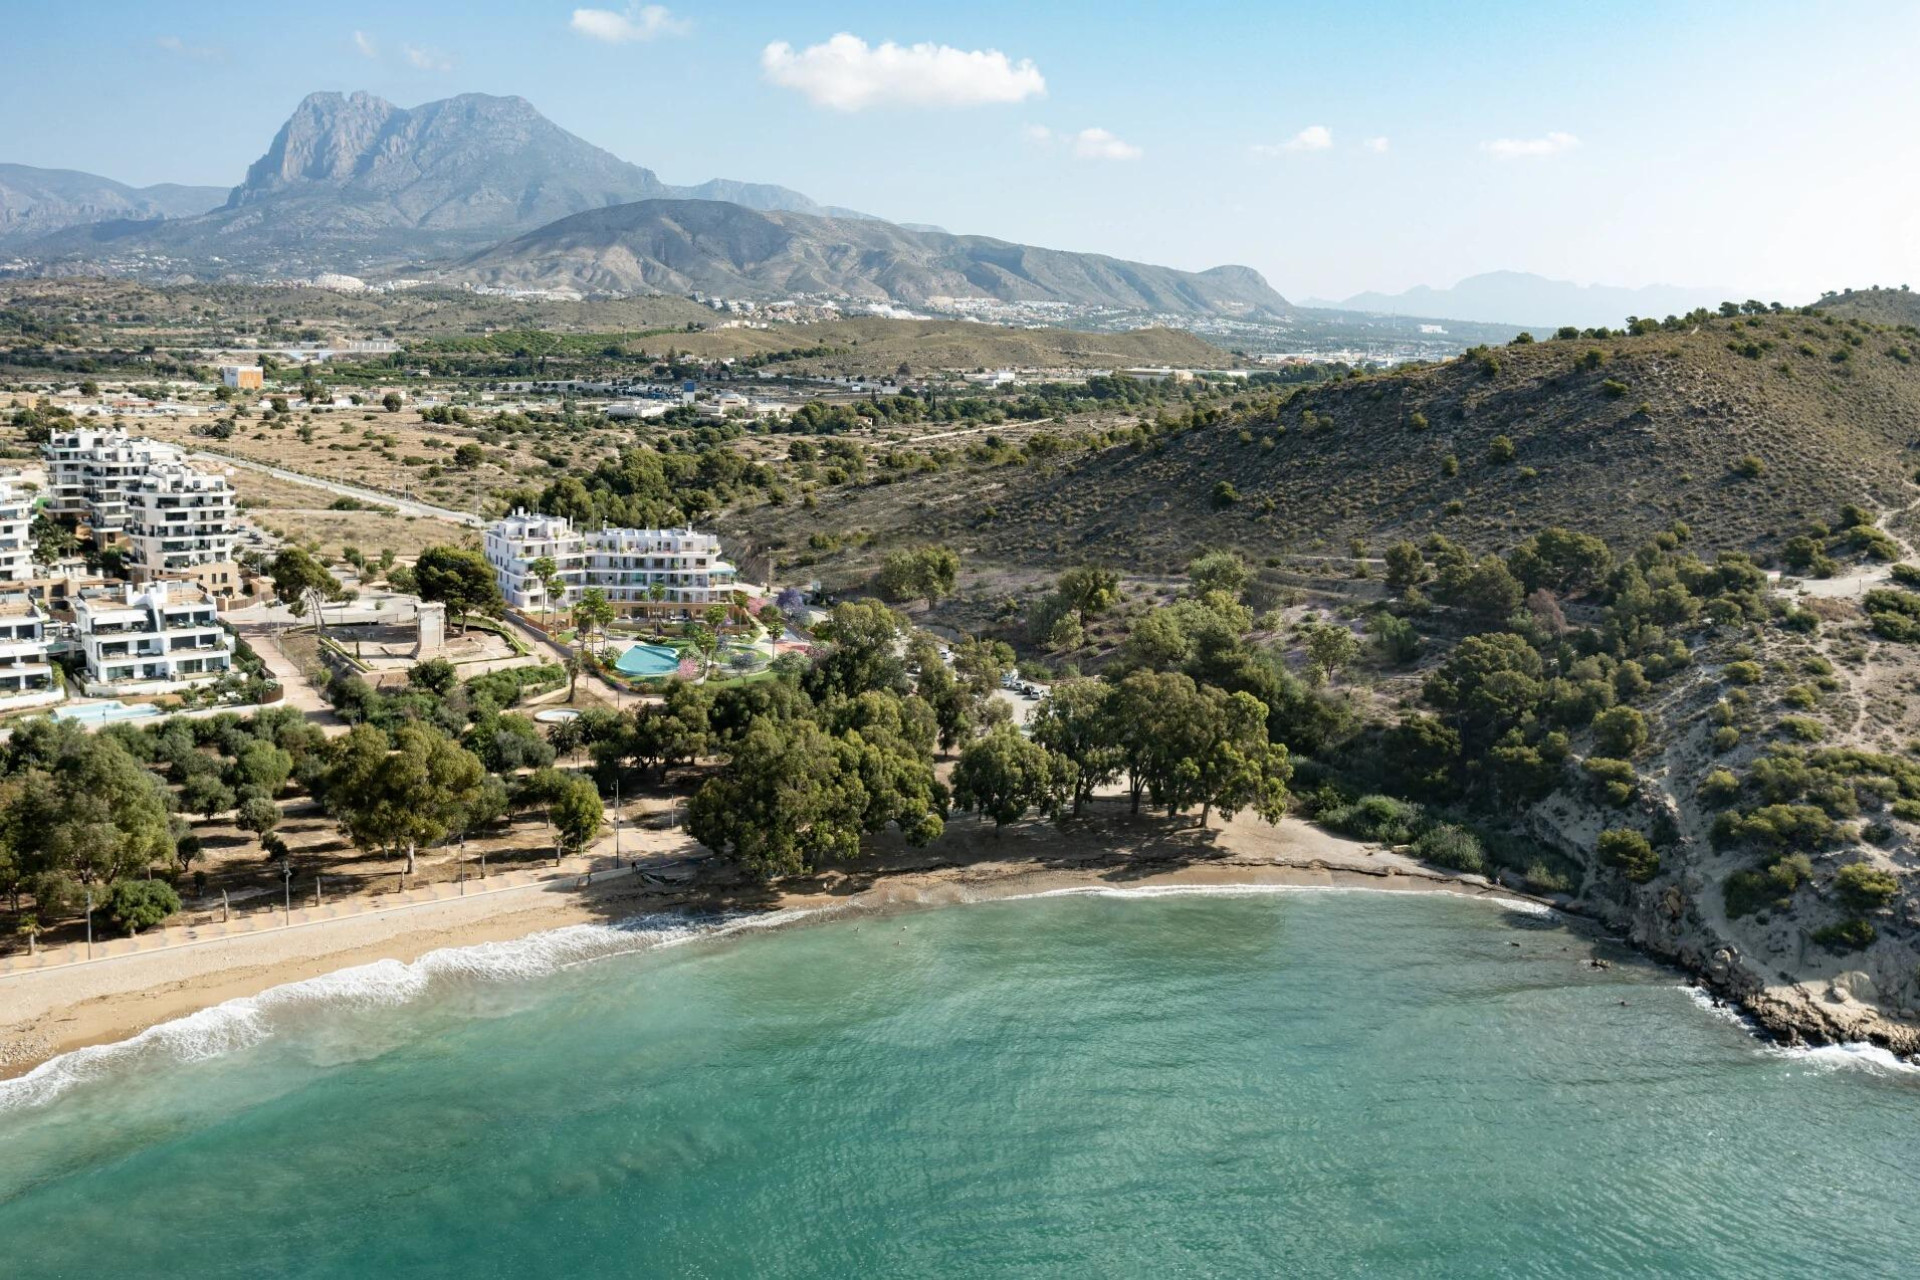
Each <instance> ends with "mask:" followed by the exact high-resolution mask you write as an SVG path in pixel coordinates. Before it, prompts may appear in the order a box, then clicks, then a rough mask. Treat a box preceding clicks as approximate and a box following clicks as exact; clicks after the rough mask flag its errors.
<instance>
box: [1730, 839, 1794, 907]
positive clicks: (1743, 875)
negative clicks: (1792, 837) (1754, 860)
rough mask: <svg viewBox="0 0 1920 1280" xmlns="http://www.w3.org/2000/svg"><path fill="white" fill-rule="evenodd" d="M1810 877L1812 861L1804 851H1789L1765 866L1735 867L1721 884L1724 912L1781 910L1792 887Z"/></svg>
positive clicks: (1789, 897)
mask: <svg viewBox="0 0 1920 1280" xmlns="http://www.w3.org/2000/svg"><path fill="white" fill-rule="evenodd" d="M1812 878H1813V863H1812V861H1811V860H1809V859H1808V857H1807V855H1806V854H1804V853H1795V854H1789V855H1788V856H1786V857H1784V858H1781V859H1779V860H1778V861H1776V862H1774V863H1772V864H1771V865H1768V866H1763V867H1760V868H1758V869H1756V870H1752V871H1736V872H1734V873H1733V874H1732V875H1730V876H1728V877H1727V882H1726V884H1725V885H1723V886H1722V888H1721V893H1722V895H1723V896H1724V897H1725V899H1726V904H1727V914H1728V915H1730V916H1736V917H1737V916H1750V915H1752V914H1753V913H1754V912H1756V911H1760V910H1763V909H1764V910H1772V911H1783V910H1785V909H1786V908H1787V907H1788V906H1789V905H1790V904H1791V902H1792V899H1793V891H1794V890H1795V889H1798V888H1799V887H1800V886H1801V885H1803V884H1805V883H1806V882H1807V881H1809V880H1811V879H1812Z"/></svg>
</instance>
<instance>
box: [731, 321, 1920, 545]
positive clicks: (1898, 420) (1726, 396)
mask: <svg viewBox="0 0 1920 1280" xmlns="http://www.w3.org/2000/svg"><path fill="white" fill-rule="evenodd" d="M1730 342H1732V343H1737V344H1740V345H1741V346H1742V347H1743V349H1744V348H1745V347H1746V344H1749V343H1753V344H1770V345H1767V346H1764V347H1760V348H1758V353H1757V355H1755V356H1752V357H1749V356H1747V355H1744V354H1740V353H1737V352H1735V351H1732V350H1729V349H1728V344H1729V343H1730ZM1856 342H1857V345H1855V343H1856ZM1917 345H1920V344H1916V339H1915V337H1914V335H1913V334H1911V333H1903V332H1899V331H1897V330H1894V329H1873V328H1866V327H1862V326H1859V325H1856V324H1853V323H1849V322H1843V321H1840V320H1838V319H1833V320H1832V322H1831V323H1828V322H1827V320H1824V319H1821V318H1814V317H1804V316H1790V317H1781V316H1775V317H1768V318H1766V319H1765V320H1764V321H1762V322H1761V324H1760V325H1759V326H1758V327H1752V326H1748V325H1744V324H1743V326H1742V327H1740V328H1738V329H1735V328H1734V327H1732V326H1731V325H1730V324H1728V323H1727V322H1725V321H1716V322H1714V323H1713V324H1711V325H1707V326H1703V327H1701V328H1699V329H1698V330H1696V331H1692V332H1687V333H1662V334H1653V335H1649V336H1644V337H1635V338H1620V339H1612V340H1601V341H1595V340H1589V339H1574V340H1567V341H1554V342H1542V343H1535V344H1533V345H1531V346H1519V347H1510V348H1501V349H1498V350H1495V351H1492V352H1489V353H1488V359H1486V360H1485V361H1483V360H1481V359H1478V358H1474V357H1472V356H1469V357H1467V358H1463V359H1461V360H1458V361H1454V362H1451V363H1449V364H1447V365H1444V366H1439V367H1433V368H1426V369H1418V370H1411V371H1407V372H1403V373H1400V374H1395V375H1388V376H1377V377H1371V378H1361V379H1354V380H1349V381H1344V382H1339V383H1332V384H1325V385H1321V386H1317V387H1312V388H1308V389H1305V390H1302V391H1300V392H1299V393H1298V394H1296V395H1295V396H1293V397H1292V398H1291V399H1290V400H1289V401H1288V402H1287V403H1286V404H1285V405H1284V407H1283V408H1281V409H1279V410H1277V411H1276V412H1273V413H1252V414H1243V415H1237V416H1236V418H1235V420H1232V421H1228V422H1225V423H1222V424H1219V425H1214V426H1207V427H1198V428H1194V429H1190V430H1187V431H1185V432H1182V433H1180V434H1177V435H1174V436H1172V437H1171V438H1162V439H1161V440H1159V441H1157V442H1156V443H1155V444H1153V445H1150V446H1147V447H1146V448H1144V449H1141V448H1133V447H1119V448H1110V449H1106V450H1103V451H1101V452H1100V453H1098V454H1095V455H1092V456H1090V457H1082V458H1080V460H1078V461H1075V462H1072V463H1068V464H1060V465H1055V466H1053V467H1050V468H1049V467H1032V466H1020V467H1005V468H1001V469H999V470H996V471H994V472H992V473H990V474H989V475H987V476H985V477H983V476H980V475H978V474H975V473H967V472H949V473H946V474H943V475H928V476H925V477H922V478H918V479H915V480H910V481H901V482H899V483H896V484H893V485H887V486H880V487H876V488H872V489H867V490H860V491H856V492H854V493H852V494H849V495H846V496H844V497H841V498H837V499H836V498H828V499H825V500H823V501H822V502H821V504H820V508H819V510H818V511H817V512H814V513H805V512H801V511H796V510H793V509H786V510H775V511H767V512H759V513H752V514H751V515H750V516H748V517H746V518H747V521H748V523H750V524H752V525H754V526H755V527H756V528H757V531H759V532H761V533H763V534H765V535H768V536H772V537H786V538H788V539H789V545H797V542H796V541H795V540H794V539H795V538H796V537H797V539H798V541H804V539H805V535H806V533H807V532H808V531H809V530H810V529H812V528H818V527H834V528H841V529H844V528H850V527H861V526H864V527H868V528H871V529H873V530H875V531H876V533H877V534H878V535H879V537H880V540H881V541H882V542H885V541H887V540H890V539H891V540H897V541H933V540H939V539H946V540H950V541H952V542H953V543H954V544H955V545H956V546H963V547H970V548H973V549H974V553H975V554H976V555H978V556H981V557H984V558H987V559H993V560H999V561H1002V562H1005V563H1008V564H1015V565H1018V564H1029V565H1034V566H1044V565H1048V564H1058V563H1060V562H1061V561H1062V560H1069V561H1070V560H1072V559H1076V558H1081V557H1095V558H1101V559H1105V560H1107V561H1110V562H1111V563H1114V564H1116V565H1120V566H1126V567H1134V568H1139V569H1144V570H1154V569H1168V568H1173V567H1177V566H1178V565H1180V564H1183V563H1185V561H1186V560H1187V559H1188V558H1189V557H1190V556H1191V555H1192V554H1193V552H1194V549H1195V548H1197V547H1201V546H1206V545H1220V546H1232V547H1237V548H1239V549H1241V550H1243V551H1245V552H1246V553H1248V554H1251V555H1254V556H1264V555H1271V554H1277V553H1280V552H1283V551H1295V552H1308V551H1312V550H1315V549H1316V547H1321V546H1324V547H1325V548H1326V549H1329V550H1331V551H1333V552H1336V553H1340V554H1344V553H1345V551H1346V546H1347V540H1348V539H1349V538H1352V537H1363V538H1367V539H1369V541H1371V542H1372V544H1373V545H1374V546H1375V547H1376V548H1377V547H1378V546H1379V545H1380V544H1381V542H1382V541H1383V540H1385V539H1387V538H1391V537H1399V536H1420V535H1424V534H1426V533H1428V532H1431V531H1433V530H1436V529H1437V530H1441V531H1444V532H1446V533H1447V534H1448V535H1449V536H1451V537H1454V538H1456V539H1458V540H1461V541H1464V542H1467V543H1470V544H1472V545H1474V546H1477V547H1483V548H1501V547H1506V546H1509V545H1511V544H1512V543H1513V542H1515V541H1517V540H1518V539H1519V538H1520V537H1522V536H1525V535H1526V534H1528V533H1531V532H1533V531H1535V530H1538V529H1540V528H1543V527H1547V526H1550V525H1556V524H1558V525H1566V526H1569V527H1572V528H1576V529H1581V530H1585V531H1590V532H1594V533H1598V534H1602V535H1604V536H1605V537H1607V538H1608V539H1609V540H1611V541H1613V542H1614V544H1615V545H1616V546H1628V545H1633V544H1634V543H1636V542H1637V541H1639V540H1640V539H1642V538H1644V537H1646V536H1647V535H1649V534H1650V533H1652V532H1654V531H1656V530H1658V529H1662V528H1665V527H1666V526H1668V525H1669V524H1671V523H1672V522H1673V521H1674V520H1676V519H1684V520H1686V521H1688V522H1689V523H1690V524H1691V525H1692V526H1693V527H1694V529H1695V531H1696V535H1697V538H1698V540H1699V541H1700V543H1701V544H1702V545H1703V546H1704V547H1762V548H1764V547H1766V546H1768V545H1769V544H1772V543H1774V541H1775V540H1776V539H1777V538H1779V537H1782V536H1785V535H1786V534H1788V533H1790V532H1793V531H1795V530H1796V529H1797V527H1798V526H1800V525H1802V524H1804V523H1805V522H1806V521H1807V520H1809V519H1814V518H1824V519H1831V518H1832V516H1833V513H1834V512H1836V511H1837V510H1838V508H1839V506H1840V504H1842V503H1845V502H1867V503H1873V504H1877V505H1879V506H1881V507H1883V508H1891V507H1894V506H1905V505H1906V504H1907V503H1909V502H1911V501H1912V500H1913V486H1912V485H1911V484H1910V483H1909V479H1910V477H1911V476H1912V475H1913V473H1914V466H1915V462H1916V461H1917V460H1920V455H1916V453H1915V452H1914V447H1915V445H1916V444H1920V350H1917V349H1916V346H1917ZM1590 352H1598V353H1600V357H1601V360H1600V363H1599V364H1598V365H1597V367H1590V366H1591V361H1592V357H1591V356H1590V355H1589V353H1590ZM1842 352H1844V353H1845V359H1844V360H1836V359H1835V356H1837V355H1839V354H1840V353H1842ZM1890 353H1893V354H1890ZM1423 420H1424V423H1425V425H1424V426H1422V421H1423ZM1500 437H1506V438H1507V439H1510V440H1511V441H1512V442H1513V445H1514V458H1513V460H1512V461H1511V462H1508V463H1499V462H1495V461H1492V460H1491V456H1490V455H1491V454H1492V451H1493V450H1494V448H1495V442H1496V440H1497V439H1498V438H1500ZM1749 456H1752V457H1757V458H1759V459H1761V460H1762V462H1763V463H1764V466H1765V474H1764V475H1761V476H1758V477H1748V476H1744V475H1742V474H1741V473H1740V467H1741V464H1742V462H1743V460H1744V459H1746V458H1748V457H1749ZM1449 457H1453V458H1457V460H1458V464H1459V470H1458V474H1457V475H1448V474H1447V464H1446V460H1447V459H1448V458H1449ZM1222 481H1225V482H1226V483H1228V484H1230V485H1231V486H1232V487H1233V489H1234V490H1235V491H1236V492H1237V494H1238V500H1237V501H1236V502H1234V503H1233V504H1232V505H1228V506H1224V507H1223V506H1218V505H1216V500H1215V490H1216V487H1217V486H1218V485H1219V484H1220V483H1221V482H1222ZM1455 503H1458V504H1459V506H1458V507H1453V506H1451V504H1455ZM1269 504H1271V506H1270V509H1269Z"/></svg>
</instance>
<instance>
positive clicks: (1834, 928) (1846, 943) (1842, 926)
mask: <svg viewBox="0 0 1920 1280" xmlns="http://www.w3.org/2000/svg"><path fill="white" fill-rule="evenodd" d="M1877 936H1878V935H1877V934H1876V933H1875V932H1874V929H1873V925H1871V924H1870V923H1868V922H1867V921H1865V920H1843V921H1841V922H1840V923H1839V924H1830V925H1828V926H1826V927H1825V928H1824V929H1815V930H1814V931H1813V940H1814V941H1815V942H1817V943H1819V944H1820V945H1821V946H1823V947H1825V948H1826V949H1827V950H1829V951H1832V952H1836V953H1838V952H1844V951H1860V950H1863V949H1864V948H1867V947H1870V946H1872V945H1873V940H1874V938H1875V937H1877Z"/></svg>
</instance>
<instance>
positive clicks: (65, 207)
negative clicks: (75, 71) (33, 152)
mask: <svg viewBox="0 0 1920 1280" xmlns="http://www.w3.org/2000/svg"><path fill="white" fill-rule="evenodd" d="M226 195H227V193H226V190H225V189H224V188H221V187H187V186H181V185H179V184H178V183H172V182H163V183H159V184H157V185H155V186H151V187H129V186H127V185H126V184H125V183H123V182H115V181H114V180H113V179H111V178H102V177H99V176H97V175H95V174H91V173H80V172H78V171H77V170H73V169H36V168H34V167H32V166H31V165H24V164H0V244H22V243H25V242H27V241H29V240H32V239H35V238H37V237H39V236H43V235H48V234H51V233H53V232H55V231H60V230H63V229H65V228H67V227H73V226H80V225H83V224H85V223H90V222H108V221H128V222H151V221H153V220H154V219H157V218H186V217H191V216H192V215H194V214H197V213H205V212H207V210H209V209H213V208H217V207H218V206H219V205H220V203H221V201H223V200H225V199H226Z"/></svg>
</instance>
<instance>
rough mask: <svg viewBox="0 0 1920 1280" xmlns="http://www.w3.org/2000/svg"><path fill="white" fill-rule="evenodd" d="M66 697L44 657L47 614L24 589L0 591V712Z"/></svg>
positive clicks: (44, 704)
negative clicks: (1, 592)
mask: <svg viewBox="0 0 1920 1280" xmlns="http://www.w3.org/2000/svg"><path fill="white" fill-rule="evenodd" d="M66 696H67V695H66V693H65V691H64V690H63V689H62V688H61V685H60V681H59V680H58V679H57V678H55V676H54V671H53V664H52V663H51V662H50V661H48V660H47V615H46V614H44V613H42V612H41V611H40V608H39V606H38V605H36V604H34V603H33V601H32V600H30V599H28V598H27V596H26V594H25V593H24V592H18V591H10V592H6V593H4V594H0V711H13V710H15V709H17V708H20V707H44V706H48V705H50V704H52V703H55V702H58V701H60V700H61V699H62V698H64V697H66Z"/></svg>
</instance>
